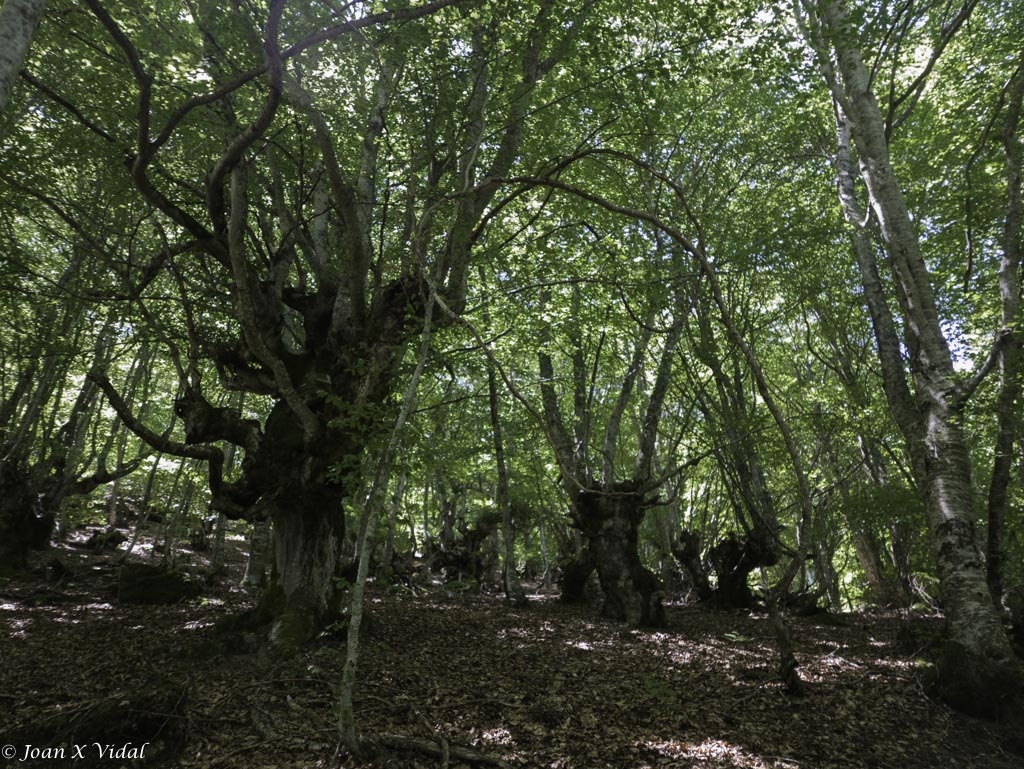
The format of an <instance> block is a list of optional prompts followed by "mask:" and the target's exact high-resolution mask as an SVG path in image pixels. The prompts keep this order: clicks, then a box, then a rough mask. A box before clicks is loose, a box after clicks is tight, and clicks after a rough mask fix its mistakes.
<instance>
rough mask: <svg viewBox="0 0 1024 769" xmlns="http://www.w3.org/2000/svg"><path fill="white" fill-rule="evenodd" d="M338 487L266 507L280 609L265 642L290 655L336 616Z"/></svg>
mask: <svg viewBox="0 0 1024 769" xmlns="http://www.w3.org/2000/svg"><path fill="white" fill-rule="evenodd" d="M341 498H342V494H341V490H340V488H338V487H329V486H328V487H319V488H314V489H310V490H308V491H306V493H304V494H301V495H295V496H289V497H282V498H279V499H277V500H274V501H273V502H271V503H269V504H268V507H269V508H270V511H271V520H272V521H273V540H274V582H273V584H272V586H271V590H272V591H280V594H279V597H283V599H284V604H283V605H284V609H283V611H281V612H280V613H279V614H278V616H277V617H276V618H275V620H274V624H273V626H272V627H271V630H270V643H271V644H272V645H273V646H275V647H277V648H279V649H281V650H282V651H285V652H289V651H294V650H296V649H297V648H298V647H299V646H301V645H302V644H304V643H305V642H306V641H308V640H310V639H311V638H312V637H313V635H314V633H315V632H316V631H317V630H318V629H319V628H320V627H322V626H323V625H324V621H325V620H326V619H327V617H329V616H331V615H332V614H334V613H336V612H337V610H338V608H339V607H338V606H337V604H336V602H335V583H334V577H335V576H336V575H337V570H338V550H339V547H340V543H341V537H342V535H343V533H344V531H345V522H344V513H343V511H342V508H341Z"/></svg>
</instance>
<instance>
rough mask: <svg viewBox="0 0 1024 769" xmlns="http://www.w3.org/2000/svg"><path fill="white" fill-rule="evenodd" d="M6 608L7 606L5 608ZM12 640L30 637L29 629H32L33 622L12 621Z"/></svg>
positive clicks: (23, 620) (24, 620) (25, 620)
mask: <svg viewBox="0 0 1024 769" xmlns="http://www.w3.org/2000/svg"><path fill="white" fill-rule="evenodd" d="M0 608H6V604H5V605H4V606H3V607H0ZM10 627H11V633H10V634H11V638H25V637H26V636H28V629H29V628H30V627H32V620H28V619H15V620H10Z"/></svg>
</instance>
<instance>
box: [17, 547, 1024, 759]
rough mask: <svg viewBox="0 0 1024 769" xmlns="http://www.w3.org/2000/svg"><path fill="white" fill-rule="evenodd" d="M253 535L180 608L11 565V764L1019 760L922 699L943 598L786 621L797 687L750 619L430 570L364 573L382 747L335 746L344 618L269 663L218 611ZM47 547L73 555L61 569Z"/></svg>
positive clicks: (995, 727) (1000, 731) (1014, 745)
mask: <svg viewBox="0 0 1024 769" xmlns="http://www.w3.org/2000/svg"><path fill="white" fill-rule="evenodd" d="M242 545H244V543H242V542H235V543H233V549H232V551H231V554H230V555H231V557H230V558H229V567H230V568H229V574H228V576H227V577H225V578H223V579H221V580H220V581H219V582H218V583H217V584H216V585H214V586H213V587H210V588H208V589H207V591H206V592H205V593H204V594H203V595H202V596H201V597H199V598H196V599H194V600H190V601H186V602H182V603H179V604H176V605H172V606H139V605H126V604H121V603H118V602H117V600H116V589H113V590H112V584H113V583H112V580H113V577H112V571H113V567H114V564H115V561H116V558H117V555H118V553H116V552H115V553H107V554H100V555H97V554H93V553H89V552H86V551H83V550H81V549H77V548H60V549H56V550H51V551H49V552H48V553H44V554H41V556H40V558H39V561H38V564H39V565H38V568H37V569H36V570H35V571H34V572H32V573H30V574H28V575H27V576H26V578H25V579H23V580H21V579H19V580H12V581H9V582H7V583H4V584H0V628H2V630H0V745H3V746H4V747H3V748H2V750H3V759H0V767H5V769H6V767H15V766H49V767H54V769H56V768H57V767H76V769H77V767H83V768H84V767H87V766H118V767H120V766H132V767H164V766H175V767H184V768H186V769H218V768H219V769H234V768H235V767H237V768H238V769H272V768H274V769H284V768H285V767H295V768H298V767H310V768H316V767H323V768H324V769H328V768H329V769H335V767H352V769H370V768H371V767H410V768H415V767H424V768H426V767H431V768H433V767H443V766H448V767H452V768H453V769H456V768H461V767H470V766H474V767H475V766H506V767H550V768H552V769H600V768H603V767H614V768H615V769H634V768H635V769H644V768H647V767H651V768H653V767H687V768H690V767H695V768H699V769H712V768H719V767H731V768H737V769H766V768H769V767H770V768H772V769H801V768H812V767H813V769H889V768H891V769H968V768H970V769H1020V767H1022V766H1024V725H1021V724H1006V723H1002V724H999V723H992V722H986V721H980V720H975V719H972V718H968V717H965V716H962V715H959V714H957V713H955V712H953V711H951V710H949V709H948V708H946V707H944V706H942V705H940V704H938V703H936V702H934V701H933V700H931V699H930V698H929V697H928V696H927V695H926V692H925V688H924V686H923V684H922V674H923V673H924V672H925V671H926V670H927V668H928V666H929V662H928V659H927V654H926V651H925V645H926V641H925V640H921V641H907V640H905V639H907V638H919V639H927V638H928V637H929V635H935V634H937V633H938V632H939V631H940V628H941V619H940V618H938V617H934V616H919V617H914V618H910V619H907V618H905V617H900V616H897V615H896V614H894V613H881V612H878V613H870V614H857V615H847V616H844V617H841V618H835V617H826V616H819V617H811V618H804V619H801V618H792V619H791V628H792V632H793V637H794V642H795V646H796V656H797V658H798V660H799V662H800V673H801V675H802V676H803V678H804V680H805V682H806V683H807V694H806V696H804V697H802V698H793V697H790V696H788V695H787V694H786V693H785V692H784V690H783V687H782V684H781V683H780V682H779V681H778V680H777V679H776V677H775V669H776V653H775V647H774V642H773V637H772V631H771V628H770V623H769V621H768V619H767V617H765V616H763V615H758V614H756V613H754V614H749V613H745V612H744V613H736V612H717V611H711V610H707V609H703V608H699V607H689V606H670V607H669V608H668V626H667V628H665V629H663V630H660V631H646V630H644V631H641V630H629V629H626V628H624V627H622V626H620V625H616V624H613V623H611V622H608V621H605V620H602V619H600V618H599V616H598V611H597V609H596V608H595V607H594V606H567V605H563V604H561V603H559V602H558V601H557V600H556V598H555V596H553V595H533V596H531V603H530V605H529V606H528V607H527V608H524V609H512V608H509V607H508V606H506V605H505V604H504V603H503V601H502V600H501V597H500V596H489V595H480V594H474V593H469V592H465V591H462V590H457V589H453V588H451V587H448V588H446V587H444V586H443V585H437V584H435V585H428V586H425V587H423V588H421V589H417V590H416V591H415V592H413V591H412V590H410V589H408V588H383V587H371V588H370V589H369V591H368V600H367V620H366V621H367V624H366V625H364V627H365V634H364V636H363V645H362V653H361V664H360V668H359V684H358V689H357V693H356V714H357V718H358V725H359V728H360V730H361V732H362V733H363V734H364V735H365V736H366V737H367V738H370V739H372V740H375V741H376V745H377V750H376V751H375V752H373V753H371V754H365V755H363V756H362V757H361V758H360V759H358V760H357V759H355V758H354V757H352V756H349V755H346V754H344V753H338V751H337V748H336V746H337V738H336V734H337V732H336V722H337V718H336V707H335V702H336V691H337V684H338V682H339V681H340V679H341V669H342V665H343V663H344V642H343V635H341V634H339V635H337V636H333V637H332V636H330V635H328V636H324V637H323V638H321V639H320V640H319V642H317V643H315V644H312V645H311V646H310V647H309V649H308V650H307V651H306V652H305V653H304V654H302V655H300V656H299V657H296V658H294V659H291V660H287V661H279V660H273V659H267V658H266V656H263V655H260V654H259V653H255V652H254V650H253V649H254V646H255V644H254V643H251V641H253V639H246V638H245V637H244V636H234V637H231V640H227V641H225V640H224V636H223V635H222V634H220V633H218V632H217V631H216V630H215V624H216V623H217V622H218V621H219V620H221V619H223V618H224V617H226V616H230V615H233V614H237V613H238V612H240V611H242V610H243V609H245V608H247V607H249V606H251V605H252V597H251V596H249V595H247V594H246V593H244V592H242V591H240V590H239V589H238V588H237V587H236V585H237V584H238V579H239V576H240V568H241V565H242V555H243V554H242V553H241V551H240V549H239V548H240V547H241V546H242ZM122 547H123V546H122ZM55 554H56V555H58V556H59V557H60V559H61V560H62V562H63V563H64V564H65V565H66V566H67V567H68V568H69V569H70V570H71V575H69V576H68V577H66V578H64V579H62V580H60V581H59V582H56V583H54V582H52V581H47V579H46V574H45V563H46V561H47V559H49V558H52V557H53V555H55ZM141 555H142V553H140V556H141ZM133 557H135V556H133ZM150 560H153V559H150ZM196 563H197V565H198V563H199V562H198V560H197V562H196ZM51 576H52V574H51ZM901 628H902V630H901ZM908 628H909V629H910V631H911V632H907V630H908ZM900 639H904V640H900ZM147 743H148V744H147ZM431 751H433V754H431ZM9 753H13V757H10V756H9V755H8V754H9ZM446 754H447V755H446ZM26 757H27V758H28V760H23V759H25V758H26Z"/></svg>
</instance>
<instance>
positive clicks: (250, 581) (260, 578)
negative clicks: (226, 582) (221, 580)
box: [242, 520, 270, 590]
mask: <svg viewBox="0 0 1024 769" xmlns="http://www.w3.org/2000/svg"><path fill="white" fill-rule="evenodd" d="M269 551H270V521H269V520H262V521H256V522H255V523H254V524H253V525H252V533H251V534H250V535H249V557H248V558H247V559H246V562H245V574H244V575H243V576H242V587H243V588H245V589H246V590H258V589H260V588H262V587H264V585H265V584H266V580H267V555H268V553H269Z"/></svg>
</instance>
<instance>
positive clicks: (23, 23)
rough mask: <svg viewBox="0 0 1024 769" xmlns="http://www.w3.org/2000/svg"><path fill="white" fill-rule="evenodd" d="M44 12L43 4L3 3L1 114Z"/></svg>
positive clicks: (34, 0) (37, 0) (30, 0)
mask: <svg viewBox="0 0 1024 769" xmlns="http://www.w3.org/2000/svg"><path fill="white" fill-rule="evenodd" d="M44 10H46V0H4V2H3V8H0V114H2V113H3V111H4V109H5V108H6V107H7V100H8V99H9V98H10V96H11V89H12V88H13V87H14V81H15V79H16V78H17V77H18V73H19V72H21V67H22V65H23V64H24V63H25V57H26V56H28V48H29V45H31V43H32V35H34V34H35V31H36V27H38V26H39V20H40V19H42V18H43V11H44Z"/></svg>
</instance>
